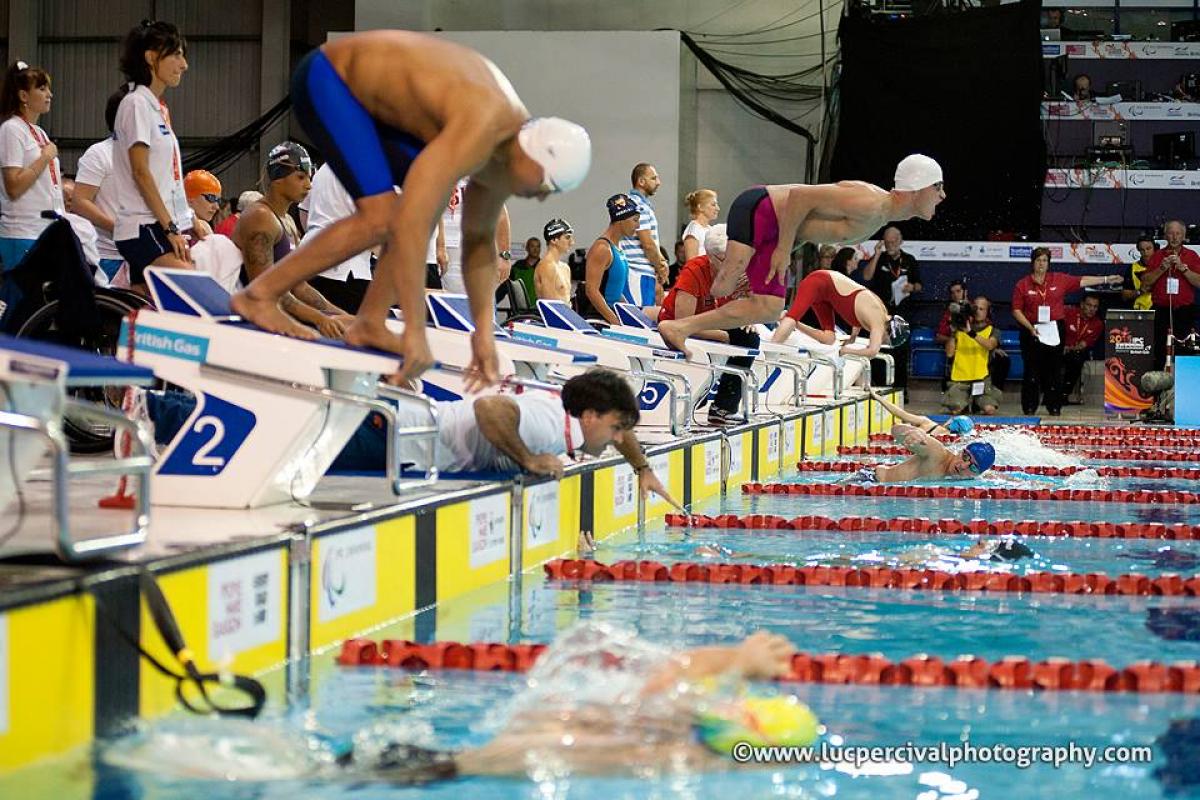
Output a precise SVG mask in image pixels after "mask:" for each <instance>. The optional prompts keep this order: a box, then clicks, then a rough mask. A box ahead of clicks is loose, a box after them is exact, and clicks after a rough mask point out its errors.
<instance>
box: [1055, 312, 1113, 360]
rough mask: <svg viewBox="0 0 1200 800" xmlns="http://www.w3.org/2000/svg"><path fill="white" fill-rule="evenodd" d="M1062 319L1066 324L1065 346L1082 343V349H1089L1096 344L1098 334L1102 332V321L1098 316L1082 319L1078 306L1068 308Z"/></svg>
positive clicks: (1098, 337)
mask: <svg viewBox="0 0 1200 800" xmlns="http://www.w3.org/2000/svg"><path fill="white" fill-rule="evenodd" d="M1063 320H1064V321H1065V322H1066V326H1067V336H1066V341H1065V342H1063V344H1065V345H1066V346H1067V347H1073V346H1075V345H1077V344H1082V345H1083V349H1084V350H1091V349H1092V348H1093V347H1095V346H1096V342H1098V341H1100V334H1102V333H1104V322H1103V321H1102V320H1101V319H1100V317H1099V316H1095V317H1092V318H1091V319H1084V318H1083V315H1082V314H1080V313H1079V309H1078V308H1068V309H1067V314H1066V316H1065V317H1063Z"/></svg>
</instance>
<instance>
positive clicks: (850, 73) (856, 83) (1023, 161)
mask: <svg viewBox="0 0 1200 800" xmlns="http://www.w3.org/2000/svg"><path fill="white" fill-rule="evenodd" d="M1040 11H1041V6H1040V5H1039V4H1037V3H1034V2H1032V0H1022V2H1020V3H1015V4H1010V5H1002V6H995V7H991V8H977V9H970V10H967V11H961V12H955V13H944V14H942V15H939V16H926V17H921V18H917V19H908V20H878V21H877V20H873V19H865V18H862V17H856V16H847V17H844V18H843V19H842V22H841V27H840V36H841V52H842V76H841V82H840V85H839V90H840V91H839V94H840V102H841V113H840V115H839V122H838V140H837V143H836V145H835V148H834V153H833V161H832V164H831V168H830V171H831V177H832V178H833V179H834V180H865V181H870V182H871V183H875V184H878V185H880V186H883V187H885V188H891V186H892V179H893V177H894V175H895V170H896V164H897V162H899V161H900V159H902V158H903V157H904V156H906V155H908V154H909V153H924V154H925V155H928V156H931V157H933V158H935V159H937V161H938V163H940V164H941V165H942V170H943V172H944V174H945V179H946V195H947V199H946V200H945V202H943V203H942V204H941V206H939V207H938V211H937V215H936V216H935V218H934V220H933V221H932V222H924V221H922V220H913V221H911V222H908V223H905V224H902V225H900V229H901V230H902V231H903V232H904V234H905V236H907V237H909V238H912V239H982V238H983V237H984V236H985V235H986V234H987V233H988V232H989V231H1014V232H1018V233H1027V234H1029V235H1031V236H1037V233H1038V228H1039V226H1040V219H1041V199H1042V183H1043V181H1044V179H1045V174H1046V147H1045V142H1044V140H1043V138H1042V124H1041V100H1042V53H1041V43H1040V36H1039V34H1038V26H1039V14H1040Z"/></svg>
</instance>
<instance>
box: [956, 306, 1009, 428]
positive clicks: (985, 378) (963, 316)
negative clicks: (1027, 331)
mask: <svg viewBox="0 0 1200 800" xmlns="http://www.w3.org/2000/svg"><path fill="white" fill-rule="evenodd" d="M968 309H969V312H968ZM988 312H989V308H988V301H987V298H986V297H983V296H980V297H976V298H975V302H974V304H972V305H971V306H968V307H964V308H963V309H962V310H961V311H960V312H959V313H956V314H951V316H950V326H951V328H952V329H953V331H954V334H953V336H951V337H950V339H948V340H947V341H946V357H947V358H953V359H954V367H953V368H952V369H951V371H950V385H949V386H948V387H947V389H946V393H945V395H944V396H943V398H942V405H943V406H944V407H945V408H946V410H947V411H948V412H949V413H951V414H968V413H971V407H972V405H978V407H979V410H980V411H982V412H983V413H984V414H989V415H990V414H995V413H996V410H997V409H998V408H999V406H1000V392H999V391H997V390H996V389H995V387H993V386H992V379H991V376H990V375H989V374H988V358H989V356H990V354H991V352H992V351H993V350H995V349H996V348H997V347H999V346H1000V340H999V338H997V337H996V335H995V333H994V331H993V328H992V322H991V319H990V318H989V316H988Z"/></svg>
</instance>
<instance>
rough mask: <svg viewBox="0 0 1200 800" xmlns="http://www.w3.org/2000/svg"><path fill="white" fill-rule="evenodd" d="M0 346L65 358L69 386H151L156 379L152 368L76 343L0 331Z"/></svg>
mask: <svg viewBox="0 0 1200 800" xmlns="http://www.w3.org/2000/svg"><path fill="white" fill-rule="evenodd" d="M0 350H7V351H8V352H10V353H20V354H22V355H27V356H36V357H38V358H49V359H54V360H55V361H61V362H63V363H64V364H66V366H67V376H66V384H67V386H125V385H137V386H148V385H150V384H152V383H154V371H153V370H150V369H147V368H146V367H139V366H137V365H136V364H126V363H125V362H124V361H118V360H117V359H115V358H112V357H111V356H102V355H99V354H98V353H92V352H89V351H87V350H80V349H78V348H75V347H66V346H64V345H60V344H51V343H50V342H39V341H36V340H34V339H14V338H13V337H11V336H3V335H0Z"/></svg>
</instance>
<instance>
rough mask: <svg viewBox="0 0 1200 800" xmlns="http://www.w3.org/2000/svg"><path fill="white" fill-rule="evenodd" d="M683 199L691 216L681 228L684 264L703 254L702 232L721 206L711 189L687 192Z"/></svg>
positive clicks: (714, 217)
mask: <svg viewBox="0 0 1200 800" xmlns="http://www.w3.org/2000/svg"><path fill="white" fill-rule="evenodd" d="M683 200H684V202H686V203H687V204H688V213H689V214H691V217H692V219H691V221H690V222H688V224H687V227H686V228H684V229H683V237H682V238H683V261H684V263H685V264H686V263H687V262H688V261H691V260H692V259H693V258H695V257H696V256H702V255H704V234H706V233H708V229H709V228H710V227H711V226H712V224H713V223H714V222H716V221H717V217H718V216H719V215H720V213H721V206H720V205H719V204H718V203H717V193H716V192H714V191H713V190H712V189H697V190H696V191H694V192H689V193H688V196H687V197H685V198H683Z"/></svg>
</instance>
